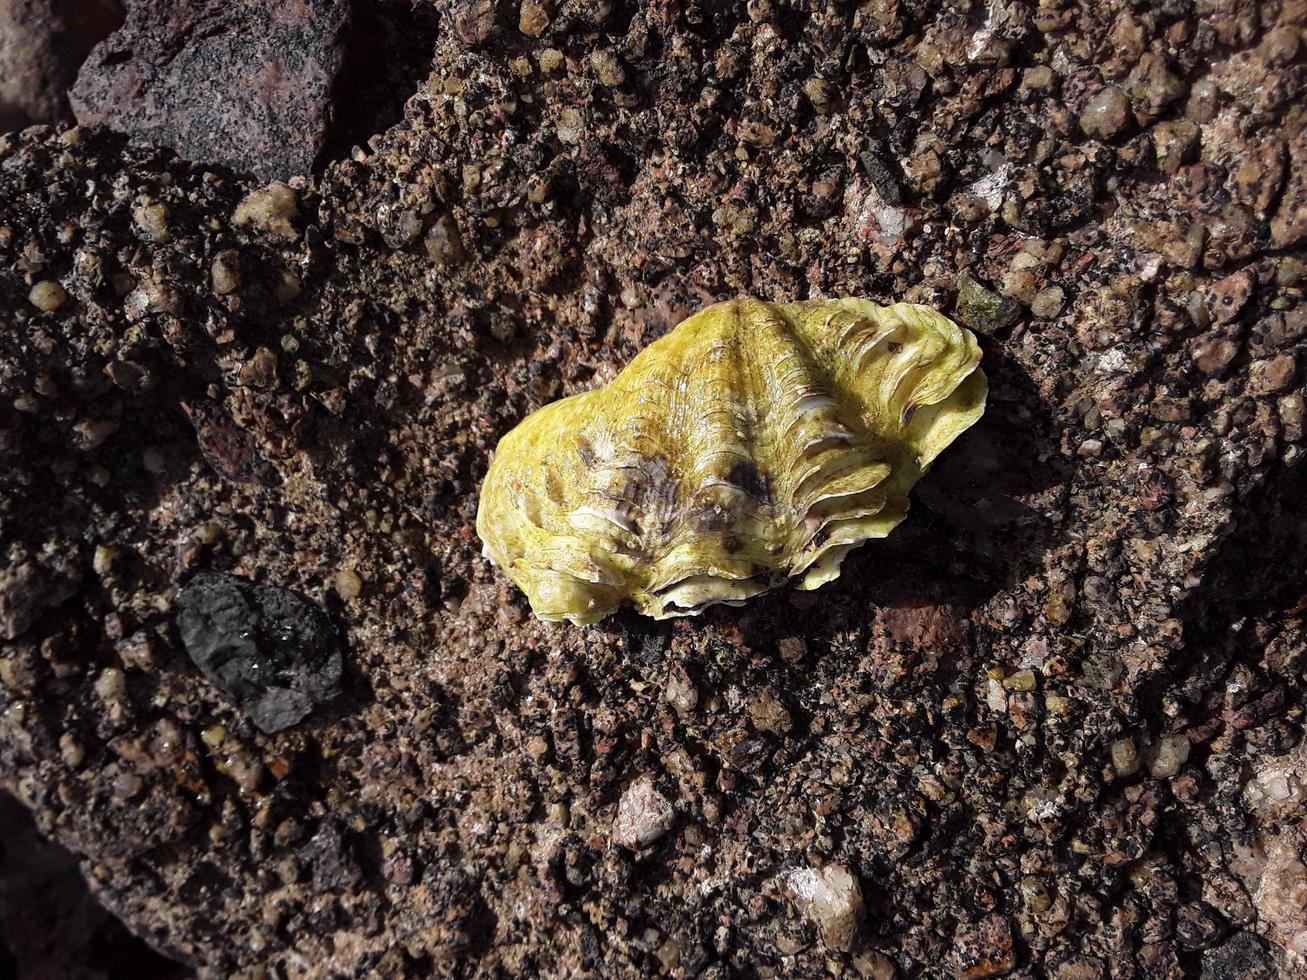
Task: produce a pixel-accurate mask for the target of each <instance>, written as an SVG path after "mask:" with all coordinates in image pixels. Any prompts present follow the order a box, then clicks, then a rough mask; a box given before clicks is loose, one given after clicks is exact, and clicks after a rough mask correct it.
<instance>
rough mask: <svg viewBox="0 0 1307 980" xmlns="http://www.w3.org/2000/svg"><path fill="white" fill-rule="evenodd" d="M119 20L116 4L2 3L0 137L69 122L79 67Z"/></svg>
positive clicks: (65, 0) (74, 0) (68, 0)
mask: <svg viewBox="0 0 1307 980" xmlns="http://www.w3.org/2000/svg"><path fill="white" fill-rule="evenodd" d="M121 21H122V15H121V12H120V10H119V9H118V4H117V3H116V2H115V0H0V133H3V132H6V131H8V130H11V129H22V128H23V127H25V126H31V125H35V124H37V123H55V122H60V121H63V120H66V119H70V118H71V117H72V113H71V111H70V109H69V106H68V95H67V92H68V88H69V86H71V85H72V84H73V80H74V79H75V78H76V77H77V69H78V68H79V67H80V66H81V64H82V60H83V59H84V58H85V57H86V55H87V53H88V52H90V50H91V48H92V47H93V46H94V45H95V44H96V43H97V42H99V41H100V40H102V39H103V38H104V37H105V36H106V35H107V34H109V33H110V32H111V31H113V30H114V28H116V27H117V26H118V25H119V24H120V23H121Z"/></svg>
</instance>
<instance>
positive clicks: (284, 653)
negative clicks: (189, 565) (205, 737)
mask: <svg viewBox="0 0 1307 980" xmlns="http://www.w3.org/2000/svg"><path fill="white" fill-rule="evenodd" d="M174 605H175V608H176V622H177V633H178V635H179V636H180V637H181V641H182V645H183V646H184V647H185V649H186V653H187V654H188V655H189V656H190V658H191V659H192V660H193V661H195V665H196V666H197V667H199V668H200V670H201V671H203V672H204V676H205V677H207V678H208V679H209V680H210V681H211V682H212V683H213V684H214V685H215V686H216V687H217V688H218V689H219V690H220V691H222V692H223V693H224V694H225V695H227V697H229V698H231V700H232V701H233V702H234V703H235V705H236V707H238V708H239V709H240V710H241V711H243V712H245V713H246V714H248V715H249V716H250V718H251V719H252V720H253V721H254V723H255V724H256V725H258V726H259V728H260V729H262V730H263V731H265V732H279V731H281V730H282V729H284V728H289V727H290V726H291V725H294V724H296V723H297V722H300V721H303V720H304V718H306V717H307V716H308V714H309V713H310V712H311V711H313V709H314V708H316V707H319V706H321V705H323V704H326V703H328V702H329V701H331V700H332V699H333V698H335V697H336V696H337V695H338V694H339V693H340V681H341V672H342V664H343V658H342V656H341V651H340V643H339V640H338V638H337V636H336V631H335V628H334V626H333V625H332V622H331V620H330V619H329V618H328V617H327V615H326V614H325V613H324V612H322V611H321V610H320V609H317V608H316V607H314V606H312V605H310V604H309V603H308V602H306V601H305V600H304V599H303V598H302V597H300V596H297V595H295V594H294V593H293V592H290V591H288V590H286V589H282V588H278V587H276V586H270V585H261V584H255V583H253V582H250V581H248V580H246V579H242V578H239V577H237V576H235V575H225V574H215V573H204V574H201V575H197V576H196V577H195V578H193V579H192V580H191V581H190V582H189V583H188V584H187V585H186V587H185V588H184V589H182V590H181V591H180V592H179V593H178V594H177V599H176V602H175V604H174Z"/></svg>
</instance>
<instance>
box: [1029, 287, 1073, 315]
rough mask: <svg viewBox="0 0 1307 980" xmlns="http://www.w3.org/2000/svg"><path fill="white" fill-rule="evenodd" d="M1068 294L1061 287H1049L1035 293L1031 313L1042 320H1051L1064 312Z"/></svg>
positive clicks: (1031, 303) (1031, 302)
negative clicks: (1063, 305) (1063, 304)
mask: <svg viewBox="0 0 1307 980" xmlns="http://www.w3.org/2000/svg"><path fill="white" fill-rule="evenodd" d="M1065 299H1066V293H1065V292H1063V290H1062V287H1061V286H1049V287H1048V288H1046V289H1041V290H1040V291H1039V292H1037V293H1035V297H1034V299H1032V300H1031V301H1030V312H1031V313H1033V314H1034V315H1035V316H1037V317H1039V318H1040V319H1041V320H1051V319H1053V318H1054V317H1055V316H1057V315H1058V314H1059V313H1061V312H1062V303H1063V301H1064V300H1065Z"/></svg>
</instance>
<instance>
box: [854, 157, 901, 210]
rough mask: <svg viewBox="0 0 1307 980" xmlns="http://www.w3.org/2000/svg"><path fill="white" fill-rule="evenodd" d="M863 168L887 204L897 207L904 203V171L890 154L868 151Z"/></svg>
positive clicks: (862, 158) (863, 159)
mask: <svg viewBox="0 0 1307 980" xmlns="http://www.w3.org/2000/svg"><path fill="white" fill-rule="evenodd" d="M861 160H862V167H863V169H864V170H866V171H867V177H868V178H869V179H870V180H871V185H872V186H873V187H875V188H876V193H877V194H879V195H880V199H881V200H882V201H884V202H885V203H886V204H892V205H894V206H895V207H897V206H899V205H900V204H902V203H903V185H902V181H901V178H902V173H903V172H902V171H901V170H900V169H899V167H898V164H897V163H895V162H894V160H893V158H891V157H890V156H889V155H888V154H885V153H881V152H879V151H877V150H866V151H864V152H863V154H862V156H861Z"/></svg>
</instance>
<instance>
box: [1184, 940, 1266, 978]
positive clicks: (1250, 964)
mask: <svg viewBox="0 0 1307 980" xmlns="http://www.w3.org/2000/svg"><path fill="white" fill-rule="evenodd" d="M1277 959H1278V957H1277V956H1276V955H1275V951H1274V950H1273V949H1272V947H1271V945H1270V943H1268V942H1267V941H1266V940H1265V939H1262V938H1261V937H1260V936H1256V935H1254V934H1253V933H1251V932H1236V933H1233V934H1232V935H1231V936H1230V938H1229V939H1227V940H1226V941H1225V942H1223V943H1221V945H1220V946H1216V947H1214V948H1213V949H1209V950H1207V951H1206V952H1205V953H1203V972H1202V974H1201V976H1202V980H1228V978H1230V977H1239V978H1240V980H1274V978H1275V977H1278V976H1280V969H1279V965H1278V963H1277V962H1276V960H1277Z"/></svg>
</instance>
